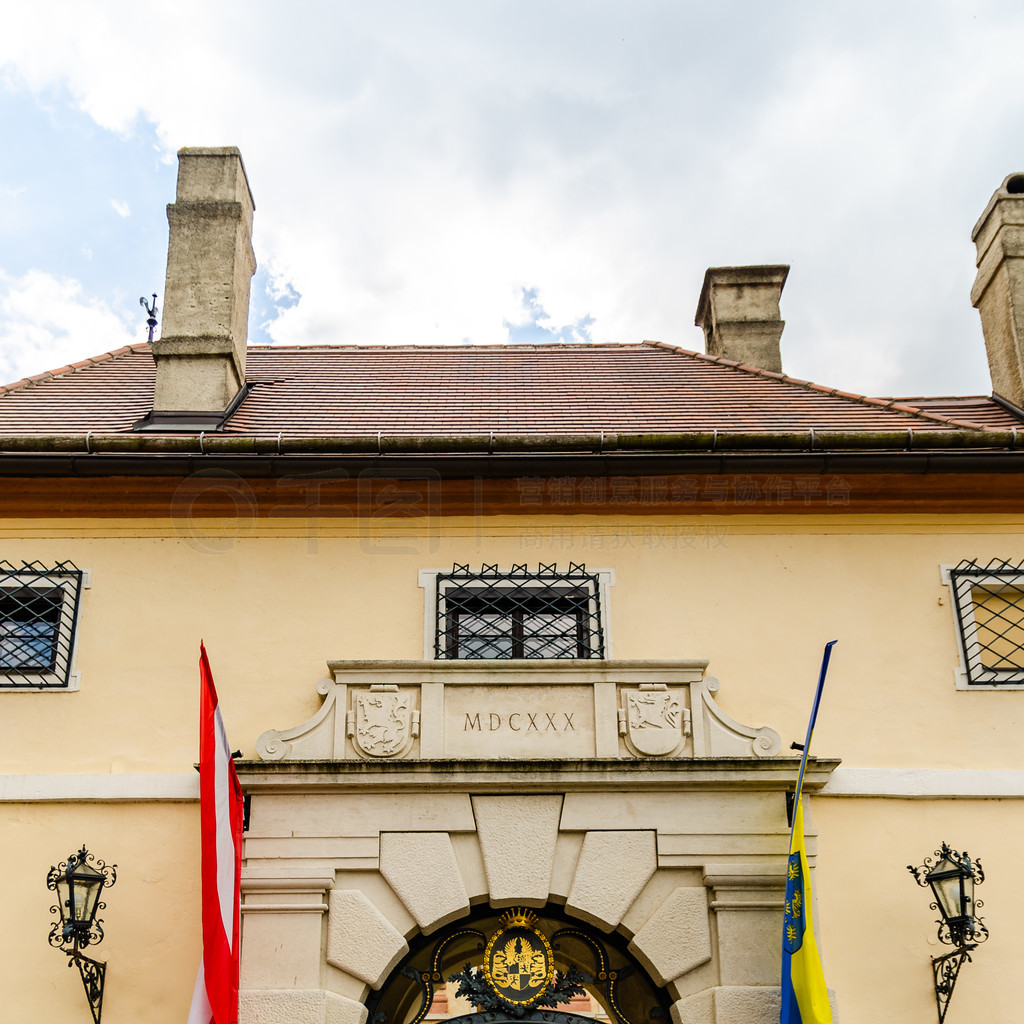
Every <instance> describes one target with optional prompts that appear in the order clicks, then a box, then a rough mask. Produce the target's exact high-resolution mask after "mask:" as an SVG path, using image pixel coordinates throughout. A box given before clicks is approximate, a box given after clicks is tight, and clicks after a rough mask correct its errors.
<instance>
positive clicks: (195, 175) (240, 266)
mask: <svg viewBox="0 0 1024 1024" xmlns="http://www.w3.org/2000/svg"><path fill="white" fill-rule="evenodd" d="M254 209H255V204H254V203H253V201H252V193H251V192H250V191H249V182H248V179H247V178H246V175H245V167H244V166H243V164H242V154H241V153H239V151H238V150H237V149H235V148H234V147H233V146H228V147H224V148H222V149H192V148H189V149H181V150H179V151H178V189H177V195H176V197H175V202H174V203H172V204H171V205H169V206H168V207H167V220H168V222H169V224H170V240H169V242H168V246H167V283H166V285H165V286H164V301H163V305H164V313H163V327H162V330H161V335H162V336H161V338H160V339H159V340H158V341H154V342H153V358H154V360H155V361H156V393H155V395H154V398H153V413H152V414H151V416H149V417H147V421H144V422H142V423H140V424H138V427H139V429H150V430H155V429H168V428H170V429H174V426H175V425H176V426H177V427H178V429H182V430H188V429H197V428H198V429H211V428H213V429H215V428H216V427H217V426H218V425H219V424H220V422H221V421H222V420H223V416H224V413H225V411H226V410H227V409H228V407H229V406H230V405H231V403H232V401H234V400H235V398H236V397H237V396H238V394H239V392H240V391H241V389H242V387H243V385H244V383H245V345H246V335H247V327H248V319H249V282H250V279H251V278H252V275H253V273H254V272H255V270H256V260H255V257H254V256H253V251H252V214H253V210H254Z"/></svg>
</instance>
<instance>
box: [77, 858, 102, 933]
mask: <svg viewBox="0 0 1024 1024" xmlns="http://www.w3.org/2000/svg"><path fill="white" fill-rule="evenodd" d="M71 879H72V885H73V886H74V901H75V902H74V907H73V910H74V916H75V920H76V921H79V922H82V923H86V922H89V921H91V920H92V917H93V914H95V913H96V903H97V902H98V901H99V898H100V890H101V889H102V888H103V875H102V874H100V872H99V871H97V870H96V869H95V868H94V867H92V866H91V865H89V864H85V863H82V864H79V865H77V866H76V867H75V870H74V871H73V872H72V873H71Z"/></svg>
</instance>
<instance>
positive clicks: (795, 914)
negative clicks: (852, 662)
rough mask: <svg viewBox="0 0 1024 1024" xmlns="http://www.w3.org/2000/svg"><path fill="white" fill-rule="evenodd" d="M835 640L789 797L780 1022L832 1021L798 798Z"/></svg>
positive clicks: (825, 662)
mask: <svg viewBox="0 0 1024 1024" xmlns="http://www.w3.org/2000/svg"><path fill="white" fill-rule="evenodd" d="M835 644H836V641H835V640H830V641H829V642H828V643H827V644H825V651H824V654H823V655H822V659H821V672H820V673H819V675H818V686H817V689H816V690H815V691H814V706H813V707H812V708H811V718H810V721H809V722H808V723H807V736H806V737H805V739H804V746H803V753H802V755H801V757H800V772H799V774H798V775H797V779H796V792H795V793H794V796H793V817H792V820H791V821H790V829H789V857H788V858H787V863H786V898H785V903H784V914H783V923H782V977H781V987H780V990H779V992H780V1007H779V1022H780V1024H832V1009H831V1006H830V1005H829V999H828V989H827V988H826V987H825V976H824V973H823V972H822V969H821V958H820V956H819V955H818V948H817V942H816V941H815V938H814V924H813V911H812V898H811V874H810V868H809V866H808V864H807V857H806V851H805V849H804V815H803V809H802V807H801V804H800V801H801V797H802V793H803V785H804V772H805V771H806V769H807V757H808V755H809V754H810V750H811V736H812V735H813V733H814V723H815V721H816V719H817V717H818V707H819V705H820V704H821V693H822V690H823V689H824V687H825V675H826V673H827V672H828V663H829V659H830V658H831V656H832V648H833V647H834V646H835Z"/></svg>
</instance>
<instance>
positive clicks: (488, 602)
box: [434, 563, 605, 659]
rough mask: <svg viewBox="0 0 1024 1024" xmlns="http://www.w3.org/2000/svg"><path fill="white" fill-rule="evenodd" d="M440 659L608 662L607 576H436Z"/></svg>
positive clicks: (543, 569)
mask: <svg viewBox="0 0 1024 1024" xmlns="http://www.w3.org/2000/svg"><path fill="white" fill-rule="evenodd" d="M436 624H437V629H436V632H435V640H434V657H435V658H440V659H449V658H460V659H476V658H496V659H511V658H603V657H604V647H605V640H604V630H603V627H602V623H601V596H600V576H599V574H598V573H592V572H587V569H586V567H585V566H583V565H577V564H575V563H570V565H569V568H568V569H567V570H559V569H558V566H557V565H541V566H540V567H539V568H538V569H536V570H531V569H528V568H527V567H526V566H525V565H513V566H512V568H511V569H504V570H502V569H499V568H498V567H497V565H484V566H482V567H481V568H480V569H479V570H472V569H470V568H469V566H468V565H458V564H456V565H455V566H454V568H453V569H452V570H451V572H440V573H438V574H437V616H436Z"/></svg>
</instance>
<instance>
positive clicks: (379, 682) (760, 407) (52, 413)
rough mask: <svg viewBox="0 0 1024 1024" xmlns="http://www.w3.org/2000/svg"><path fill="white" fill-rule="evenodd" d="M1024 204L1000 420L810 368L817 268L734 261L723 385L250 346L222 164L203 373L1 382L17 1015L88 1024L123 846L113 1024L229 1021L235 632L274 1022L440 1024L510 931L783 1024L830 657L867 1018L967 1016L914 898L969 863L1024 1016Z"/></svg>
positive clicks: (252, 982) (104, 372)
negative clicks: (214, 950)
mask: <svg viewBox="0 0 1024 1024" xmlns="http://www.w3.org/2000/svg"><path fill="white" fill-rule="evenodd" d="M1017 181H1018V179H1017V178H1014V177H1012V176H1011V178H1010V179H1008V180H1007V182H1004V184H1003V186H1002V187H1001V189H1000V190H998V191H997V193H996V195H995V197H994V198H993V202H992V203H991V204H990V206H989V208H988V209H987V210H986V213H985V215H984V217H983V219H982V221H981V222H979V226H978V228H977V229H976V240H977V241H978V245H979V268H980V269H979V285H978V286H977V287H976V291H975V296H974V300H975V302H976V304H977V305H978V306H979V308H980V309H981V312H982V317H983V323H984V325H985V330H986V342H987V344H988V345H989V351H990V361H991V362H992V363H993V377H994V380H996V381H997V384H996V390H997V396H998V397H996V398H989V397H978V398H957V399H931V400H924V399H921V400H914V401H910V400H908V401H907V402H897V401H893V400H888V399H886V400H878V399H865V398H861V397H858V396H851V395H847V394H843V393H838V392H834V391H832V390H830V389H823V388H817V387H815V386H813V385H807V384H805V383H804V382H800V381H792V380H791V379H789V378H787V377H785V376H784V375H783V374H782V373H781V370H779V369H778V368H777V367H775V366H774V365H773V362H772V361H773V359H774V358H776V357H777V355H778V347H779V335H780V334H781V330H782V326H781V323H782V322H781V320H780V319H779V313H778V295H779V293H780V292H781V289H782V285H783V284H784V281H785V270H786V268H779V267H758V268H719V269H717V270H713V271H709V274H708V277H707V278H706V280H705V285H704V290H703V292H702V297H701V304H700V307H699V308H698V319H699V321H700V322H702V325H703V326H704V329H705V333H706V335H707V338H708V346H707V353H705V354H701V353H686V352H681V351H679V350H675V349H671V348H669V347H667V346H659V345H654V344H648V343H645V344H644V345H623V346H611V345H609V346H565V347H555V346H552V347H543V346H541V347H533V348H531V347H528V346H518V347H503V348H496V349H473V348H471V347H466V346H455V347H452V348H447V349H446V348H415V347H404V348H402V347H399V348H396V349H394V350H390V351H389V350H381V349H373V350H368V349H358V348H355V347H348V348H345V347H339V348H331V347H330V346H327V345H325V346H324V347H323V348H319V349H307V350H300V349H277V348H273V347H270V348H264V349H257V348H249V349H246V347H245V345H244V324H245V315H244V314H245V310H246V309H247V302H248V280H249V276H250V275H251V273H252V267H253V263H252V260H251V248H250V246H249V234H248V232H249V228H250V224H251V216H252V203H251V195H250V194H249V190H248V183H247V181H246V178H245V171H244V168H243V167H242V165H241V160H240V158H239V157H238V155H237V152H236V151H233V150H189V151H183V153H182V157H181V170H180V172H179V186H178V196H177V200H176V203H175V204H174V205H173V206H172V207H171V208H170V213H169V216H170V220H171V227H172V230H171V247H170V252H169V260H168V282H167V289H166V300H165V304H166V313H165V318H164V324H163V337H162V338H161V339H160V340H158V341H157V342H155V343H154V344H153V345H152V347H150V346H136V347H133V348H132V349H128V350H121V351H120V352H117V353H112V354H109V355H108V356H104V357H99V358H96V359H93V360H89V361H87V362H86V363H84V364H80V365H76V366H74V367H68V368H64V369H63V370H61V371H56V372H54V373H52V374H46V375H43V376H42V377H40V378H36V379H32V380H30V381H27V382H18V383H17V384H15V385H12V386H10V387H9V388H7V389H4V391H3V394H0V472H2V473H3V476H4V480H3V490H2V499H0V500H2V504H3V519H2V521H0V530H2V532H3V542H2V545H0V557H2V558H3V560H4V566H3V576H2V578H0V602H4V603H3V604H2V609H3V615H2V616H0V619H2V622H0V658H2V659H3V660H2V661H0V671H2V673H3V681H4V685H3V686H2V688H0V703H2V705H3V712H4V713H3V721H4V723H5V726H6V728H5V742H4V744H3V746H2V747H0V770H2V772H3V774H2V775H0V822H2V829H3V831H2V834H3V836H4V838H5V842H4V843H3V847H2V850H0V863H2V870H0V875H2V877H3V878H5V879H6V880H7V882H8V885H9V887H10V888H9V894H8V898H7V906H8V913H7V920H8V922H9V926H8V927H7V928H5V929H4V930H3V934H2V937H0V944H2V947H3V948H2V958H3V962H4V963H6V964H8V965H9V968H10V974H9V983H8V985H7V986H6V989H7V991H6V995H5V1000H6V1006H7V1007H8V1016H7V1019H9V1020H11V1021H31V1020H39V1019H53V1020H67V1021H74V1020H88V1019H89V1016H88V1014H89V1008H88V1006H87V1005H86V1001H85V997H84V995H83V991H82V984H81V982H80V980H79V978H78V977H77V972H75V971H74V969H71V970H69V969H68V967H66V966H65V960H66V958H65V957H64V956H63V955H62V954H61V952H60V951H59V950H58V949H54V948H51V946H50V945H48V943H47V935H48V933H49V931H50V926H51V922H52V920H53V914H52V913H51V912H50V908H51V907H52V905H53V902H54V894H53V893H52V892H50V891H48V890H47V888H46V875H47V871H48V870H49V869H50V867H51V865H54V864H57V863H58V862H59V861H62V860H65V859H66V858H67V856H68V854H69V853H71V852H73V851H76V850H78V849H79V848H80V847H81V846H82V845H83V844H84V845H85V846H86V847H87V848H88V850H89V851H90V852H92V853H93V854H95V856H96V857H98V858H102V859H103V860H104V861H106V862H107V863H111V864H116V865H117V880H116V883H115V884H114V885H113V886H112V887H110V888H109V889H105V890H104V892H103V900H104V901H105V903H106V907H105V909H103V910H102V912H101V915H100V916H101V917H102V918H103V929H104V932H105V935H104V938H103V940H102V943H101V944H98V945H96V946H94V947H93V946H90V947H89V949H88V950H87V952H89V953H90V954H91V955H94V956H95V957H97V958H98V959H100V960H103V961H105V962H107V964H108V968H107V977H106V987H105V994H104V1002H103V1011H102V1013H103V1020H105V1021H107V1022H108V1024H119V1022H128V1021H132V1022H136V1021H140V1020H145V1021H152V1022H154V1024H158V1022H162V1021H168V1022H170V1021H182V1020H184V1019H185V1018H186V1016H187V1012H188V1005H189V1000H190V996H191V992H192V986H193V984H194V981H195V972H196V967H197V965H198V962H199V958H200V956H201V952H202V949H201V926H200V896H201V894H200V884H199V870H198V866H199V806H198V779H197V776H196V773H195V771H194V769H193V764H194V762H195V761H196V760H197V741H196V734H197V720H198V692H199V688H198V672H197V660H198V648H199V642H200V640H201V639H202V640H204V641H205V644H206V648H207V650H208V652H209V656H210V660H211V663H212V666H213V671H214V675H215V678H216V682H217V686H218V691H219V694H220V701H221V710H222V712H223V715H224V719H225V723H226V726H227V730H228V736H229V739H230V742H231V744H232V746H233V747H237V748H239V749H240V750H241V751H242V757H241V758H240V759H239V760H238V761H237V768H238V772H239V775H240V778H241V781H242V786H243V789H244V791H245V793H246V795H247V798H248V808H247V819H248V820H247V831H246V833H245V845H244V853H243V857H244V859H243V873H242V954H241V1001H240V1020H241V1021H243V1022H247V1024H248V1022H251V1024H278V1022H280V1024H285V1022H288V1024H363V1022H364V1021H367V1020H370V1021H373V1022H374V1024H410V1022H413V1021H416V1022H418V1021H420V1020H423V1019H428V1018H431V1017H436V1016H437V1013H438V1009H437V1007H438V1005H439V1003H438V1001H437V999H436V996H437V994H438V993H439V992H440V991H441V990H442V989H445V986H446V984H447V978H448V977H449V976H450V975H452V974H454V973H457V972H458V971H460V970H461V969H462V968H463V966H464V963H465V962H467V961H472V962H473V963H474V964H476V963H478V962H479V958H480V957H481V956H482V955H483V948H484V945H485V943H486V940H488V939H489V938H490V937H491V936H492V935H493V934H495V932H496V931H499V930H500V929H501V928H502V927H503V925H502V923H501V915H502V914H504V913H507V912H508V911H509V909H510V908H511V909H515V908H523V909H524V912H526V911H528V912H529V913H532V914H535V915H536V923H535V927H536V928H538V929H539V931H540V932H541V933H542V934H543V935H544V936H545V937H546V938H547V940H548V941H550V942H551V943H552V946H553V947H554V952H553V954H552V955H553V956H554V959H555V961H556V963H557V965H558V967H559V969H560V970H563V971H564V970H567V969H568V966H569V965H570V964H571V963H575V964H577V965H578V966H579V967H580V969H581V970H582V971H583V972H584V973H586V974H587V976H588V982H587V989H588V993H589V994H590V999H591V1003H590V1006H591V1007H593V1010H592V1011H590V1012H597V1013H600V1014H602V1015H605V1016H607V1017H608V1018H609V1019H611V1020H614V1021H616V1024H657V1022H659V1021H662V1020H667V1019H669V1018H671V1019H672V1020H673V1021H674V1022H676V1024H734V1022H735V1024H739V1022H757V1024H761V1022H768V1021H774V1020H777V1019H778V1000H779V970H780V964H781V935H782V916H783V915H782V904H783V896H784V889H785V867H786V854H787V852H788V842H789V825H788V817H787V800H786V796H787V794H788V793H789V794H791V793H792V791H793V788H794V784H795V780H796V772H797V767H798V764H799V751H798V750H795V749H794V748H793V747H792V746H791V744H792V743H793V742H800V741H802V740H803V738H804V731H805V728H806V723H807V716H808V713H809V711H810V704H811V699H812V697H813V690H814V683H815V680H816V677H817V671H818V666H819V661H820V657H821V650H822V646H823V644H824V643H825V642H826V641H828V640H832V639H838V641H839V644H838V646H837V647H836V649H835V653H834V657H833V661H832V667H831V669H830V673H829V677H828V682H827V685H826V690H825V696H824V700H823V704H822V708H821V712H820V716H819V719H818V725H817V728H816V732H815V737H814V745H813V750H812V752H811V762H810V765H809V768H808V775H807V783H806V784H807V791H806V793H805V801H806V804H805V807H806V816H807V822H808V849H809V853H810V856H811V860H812V866H813V878H814V895H815V900H816V931H817V935H818V943H819V947H820V949H821V951H822V958H823V962H824V968H825V976H826V979H827V983H828V985H829V988H830V990H831V992H832V994H833V1005H834V1010H835V1015H836V1019H837V1020H842V1021H846V1022H851V1021H861V1020H864V1021H867V1020H899V1021H908V1022H909V1021H921V1022H925V1021H931V1020H933V1019H936V1017H935V1015H936V997H935V991H934V986H933V978H932V973H931V968H930V959H931V958H932V957H934V956H940V955H942V954H943V953H945V952H947V951H948V948H949V947H947V946H943V945H942V944H941V943H939V942H938V941H937V939H936V925H935V923H934V919H935V917H936V913H935V911H933V910H930V909H929V906H928V904H929V897H928V893H927V892H925V891H924V890H922V889H920V888H919V887H918V886H916V885H915V884H914V880H913V879H912V878H911V877H910V876H909V874H908V872H907V865H908V864H910V865H917V864H920V863H921V862H922V861H923V859H924V858H925V857H926V856H934V852H935V850H936V849H938V848H939V846H940V844H942V843H943V842H948V843H949V844H950V846H952V847H954V848H955V849H957V850H960V851H963V850H964V849H965V848H966V849H967V850H969V851H970V854H971V855H972V857H977V858H979V859H980V860H981V862H982V864H983V866H984V871H985V874H986V876H987V877H986V879H985V882H984V885H983V887H981V888H979V890H978V894H977V895H978V897H979V898H980V899H982V900H983V901H984V904H985V906H984V908H983V909H982V910H980V911H979V913H980V915H981V917H982V918H983V919H984V923H985V924H986V926H987V927H988V929H989V931H990V932H991V939H990V941H988V942H986V943H985V944H984V945H979V947H978V949H977V951H976V952H974V953H973V954H972V955H973V962H972V963H970V964H968V965H966V966H965V967H964V968H963V972H962V974H961V975H960V977H959V979H958V981H957V987H956V995H955V998H954V999H953V1001H952V1002H951V1004H950V1007H949V1010H948V1017H947V1020H949V1021H964V1022H967V1021H982V1020H984V1021H995V1020H1012V1019H1015V1014H1016V1004H1017V997H1016V992H1015V989H1014V986H1013V984H1012V978H1013V977H1014V969H1013V968H1014V964H1015V952H1016V948H1017V946H1018V945H1019V943H1020V941H1021V940H1022V939H1024V926H1022V925H1021V923H1020V922H1021V921H1024V905H1022V903H1024V897H1022V896H1021V894H1020V892H1019V887H1018V886H1017V885H1016V884H1015V882H1014V877H1015V875H1014V871H1015V865H1016V854H1017V850H1018V848H1019V846H1020V845H1021V841H1022V840H1024V816H1022V813H1021V812H1022V804H1021V800H1022V798H1024V767H1022V766H1021V764H1020V755H1019V752H1018V748H1019V743H1018V739H1017V724H1018V719H1019V718H1020V717H1021V715H1022V712H1024V693H1022V692H1021V691H1022V689H1024V671H1022V670H1021V667H1020V666H1022V665H1024V655H1022V654H1021V653H1020V648H1021V646H1022V642H1024V629H1022V628H1021V626H1020V625H1018V619H1017V616H1016V608H1017V606H1018V601H1019V599H1020V597H1021V594H1022V592H1024V571H1020V572H1018V569H1019V567H1020V566H1021V564H1022V561H1024V543H1022V529H1021V527H1022V515H1021V512H1020V509H1021V507H1022V506H1021V498H1022V493H1021V492H1022V487H1021V483H1020V473H1019V465H1020V460H1021V456H1020V453H1019V449H1018V441H1017V425H1018V424H1020V423H1022V422H1024V420H1022V418H1021V414H1020V410H1019V406H1020V404H1021V403H1022V399H1024V396H1022V395H1020V394H1018V393H1017V392H1015V391H1014V390H1013V388H1014V387H1015V386H1016V387H1017V388H1018V390H1019V387H1020V386H1019V382H1018V384H1017V385H1014V382H1013V380H1014V378H1013V374H1014V372H1015V371H1014V370H1013V366H1012V360H1010V356H1009V355H1008V354H1007V353H1008V352H1009V351H1010V348H1011V346H1008V345H1007V344H1006V343H1005V342H1006V338H1008V337H1009V338H1012V337H1015V336H1016V335H1015V333H1014V332H1015V330H1016V327H1015V326H1014V324H1015V319H1014V318H1015V317H1016V316H1017V306H1016V305H1015V303H1016V301H1017V291H1018V290H1019V288H1018V285H1017V284H1016V277H1015V274H1016V269H1015V264H1014V262H1013V261H1014V260H1015V259H1016V257H1013V256H1012V249H1013V247H1012V245H1010V244H1008V243H1007V238H1008V234H1007V232H1010V233H1011V234H1012V230H1014V227H1013V225H1014V224H1015V223H1016V221H1015V219H1014V218H1015V217H1017V216H1018V213H1017V204H1022V203H1024V198H1017V197H1018V195H1020V191H1019V190H1018V189H1017V188H1016V185H1015V182H1017ZM1007 254H1009V255H1007ZM204 288H205V289H207V290H205V291H204ZM1022 294H1024V293H1022ZM239 325H241V326H239ZM325 340H335V339H325ZM1000 345H1002V347H1000ZM1011 354H1012V353H1011ZM755 360H756V361H755ZM780 365H781V364H780ZM999 374H1002V375H1003V376H999ZM1022 443H1024V442H1022ZM76 588H77V589H76ZM39 602H42V604H40V603H39ZM41 609H42V610H41ZM47 609H48V610H47ZM556 936H557V938H556ZM93 950H95V952H93ZM435 957H436V960H435V959H434V958H435ZM602 965H603V967H604V969H603V971H602ZM435 967H436V968H437V970H434V968H435ZM424 973H426V974H427V975H429V976H430V977H429V978H428V979H427V980H426V981H424V977H423V976H424ZM612 975H614V976H615V977H614V978H613V977H611V976H612ZM445 990H446V991H447V989H445ZM567 1002H568V1001H566V1003H567ZM432 1005H433V1006H434V1010H433V1011H431V1009H430V1007H431V1006H432ZM534 1012H537V1013H544V1012H547V1013H550V1014H555V1013H556V1012H561V1013H563V1014H567V1013H569V1012H570V1010H567V1009H566V1008H565V1006H563V1007H562V1008H561V1009H560V1010H559V1011H556V1010H554V1009H550V1010H547V1011H534ZM571 1012H575V1011H571ZM452 1015H453V1016H454V1015H455V1014H454V1012H453V1014H452ZM537 1019H548V1018H542V1017H538V1018H537ZM550 1019H551V1020H554V1019H555V1018H554V1017H551V1018H550ZM563 1019H564V1020H569V1019H570V1018H569V1017H563Z"/></svg>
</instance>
